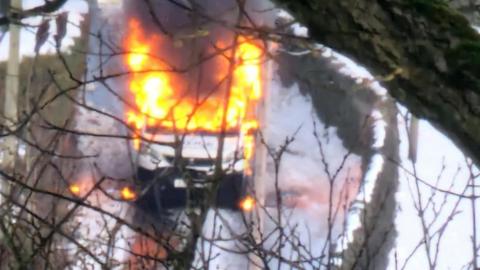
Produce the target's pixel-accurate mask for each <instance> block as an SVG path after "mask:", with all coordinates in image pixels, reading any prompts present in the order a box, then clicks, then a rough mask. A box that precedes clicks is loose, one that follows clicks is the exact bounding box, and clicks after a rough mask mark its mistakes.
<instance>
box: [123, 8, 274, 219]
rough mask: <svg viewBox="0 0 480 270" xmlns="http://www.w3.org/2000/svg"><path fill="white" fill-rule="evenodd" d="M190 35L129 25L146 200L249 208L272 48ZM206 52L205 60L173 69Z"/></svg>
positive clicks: (134, 120)
mask: <svg viewBox="0 0 480 270" xmlns="http://www.w3.org/2000/svg"><path fill="white" fill-rule="evenodd" d="M205 31H206V30H205ZM185 35H186V36H187V37H188V38H183V39H172V38H169V37H166V36H164V35H162V34H161V33H160V34H159V33H157V32H154V33H149V32H148V28H146V27H145V26H143V25H142V23H141V22H140V21H139V20H137V19H134V18H131V19H130V20H129V21H128V31H127V35H126V38H125V41H124V46H125V48H126V49H127V53H126V54H125V57H124V63H125V65H126V66H127V67H128V70H129V71H130V72H131V74H130V75H129V76H128V82H127V85H128V96H129V97H130V98H129V100H131V102H129V103H127V106H126V122H127V123H128V124H129V125H130V126H131V127H132V130H133V132H132V134H133V148H134V149H135V153H136V155H134V156H135V159H136V160H135V163H136V164H137V177H136V178H137V180H138V183H139V185H140V186H141V187H142V188H141V190H142V191H140V192H141V194H140V196H139V200H140V201H141V198H142V196H143V195H145V196H148V195H150V196H154V197H155V198H154V199H155V201H156V202H157V204H158V205H157V208H160V209H169V208H176V207H185V206H188V205H190V206H197V205H199V204H201V203H206V204H213V205H215V206H217V207H222V208H229V209H241V208H243V209H247V210H248V209H250V208H251V204H252V198H251V197H248V196H247V193H246V190H247V183H248V181H249V180H248V179H251V178H252V175H253V169H252V167H253V166H252V164H253V158H254V149H255V142H256V139H255V138H256V134H257V131H258V128H259V123H258V119H257V110H258V104H259V102H260V99H261V98H262V92H263V84H262V78H263V77H262V76H263V72H264V71H263V68H262V67H263V58H264V51H265V50H264V49H263V47H264V46H263V44H262V43H261V42H258V40H256V39H255V38H254V37H251V36H247V35H239V34H235V35H228V36H221V37H220V35H215V34H214V33H209V32H205V33H202V32H200V33H199V32H198V31H197V32H195V33H191V34H188V35H187V34H185ZM191 36H194V38H191V39H190V37H191ZM212 36H213V37H215V39H212ZM219 37H220V38H219ZM186 39H187V40H188V41H189V43H188V44H187V43H185V42H186ZM212 43H213V44H212ZM198 48H201V50H202V53H201V57H200V58H198V61H194V63H193V64H192V62H191V61H190V62H189V65H185V66H174V65H173V64H172V63H178V62H182V61H179V59H180V60H185V58H186V57H185V54H188V53H189V52H192V51H193V52H195V51H198V50H199V49H198ZM183 62H185V61H183ZM245 199H247V200H245ZM209 200H210V203H209V202H208V201H209ZM245 201H248V203H247V204H246V203H245ZM245 205H248V206H247V207H245Z"/></svg>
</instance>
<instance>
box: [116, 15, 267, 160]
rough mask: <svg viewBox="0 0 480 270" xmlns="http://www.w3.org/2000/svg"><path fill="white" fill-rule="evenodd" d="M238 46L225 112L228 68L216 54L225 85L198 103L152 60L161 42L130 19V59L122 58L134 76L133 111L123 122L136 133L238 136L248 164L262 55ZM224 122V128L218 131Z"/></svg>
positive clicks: (250, 45) (243, 43) (241, 42)
mask: <svg viewBox="0 0 480 270" xmlns="http://www.w3.org/2000/svg"><path fill="white" fill-rule="evenodd" d="M237 41H238V42H237V43H238V44H237V47H236V48H235V49H234V50H233V51H234V52H235V54H234V60H235V61H234V62H235V67H234V69H233V72H232V74H231V76H232V77H231V85H230V88H229V89H228V90H229V91H230V93H228V97H229V99H228V103H227V104H226V105H227V106H226V108H227V109H226V112H224V109H225V97H226V96H227V95H226V93H225V88H226V86H225V85H226V84H228V83H226V81H229V80H228V79H225V78H227V77H228V76H227V75H228V74H227V73H228V70H229V68H228V65H230V61H228V60H227V59H226V57H225V56H224V55H221V54H220V53H219V55H218V56H216V57H214V60H213V61H215V64H216V65H218V66H219V67H221V72H220V73H225V74H218V76H215V78H216V79H217V80H218V83H222V84H223V85H224V87H223V91H221V90H219V91H215V92H214V93H213V94H212V93H210V94H209V96H207V97H206V98H205V99H201V100H200V101H199V99H198V97H191V95H190V96H189V95H188V94H187V95H185V94H182V90H180V89H181V88H182V82H181V80H182V79H181V78H180V76H179V75H178V74H177V75H175V74H173V72H168V69H169V67H168V66H167V65H166V64H165V62H163V61H161V60H160V57H152V55H153V54H154V53H156V52H159V51H160V52H161V48H160V46H161V45H162V44H164V43H165V42H166V40H162V38H161V37H160V36H159V35H149V36H147V34H146V33H144V32H143V30H142V26H141V25H140V23H139V22H138V21H137V20H135V19H130V20H129V23H128V36H127V38H126V39H125V46H126V47H127V49H128V51H129V53H128V54H126V57H125V62H126V64H127V66H128V68H129V69H130V70H131V71H134V73H133V74H132V75H131V76H130V81H129V89H130V92H131V94H132V95H133V97H134V101H135V103H134V106H133V107H134V108H129V109H128V110H127V115H126V117H127V122H128V123H129V124H131V125H132V126H133V127H134V128H135V129H136V130H137V131H141V130H142V129H143V128H145V127H161V128H163V129H170V130H173V129H175V130H179V131H189V132H190V131H193V132H194V131H211V132H220V131H221V130H222V128H225V130H238V131H240V132H241V134H243V135H244V138H246V139H245V142H244V143H245V144H246V145H244V155H245V157H246V158H247V159H250V158H251V156H252V153H253V148H254V145H253V144H254V137H253V136H252V135H251V134H252V133H253V132H254V131H255V130H257V129H258V122H257V120H256V119H255V105H256V104H257V102H258V100H259V99H260V98H261V97H262V70H261V65H262V56H263V50H262V48H261V46H259V45H258V44H256V43H255V42H252V41H251V40H248V38H247V37H243V36H240V37H239V38H238V40H237ZM217 47H221V42H218V44H217ZM164 53H166V54H168V52H164ZM227 54H228V53H227ZM206 92H208V91H206ZM194 96H195V95H194ZM202 98H203V97H202ZM224 113H225V116H224ZM224 117H225V120H226V122H225V126H224V127H222V126H223V124H222V123H223V118H224ZM138 133H139V132H138ZM134 145H135V147H136V148H137V149H138V146H139V140H138V139H136V140H135V141H134Z"/></svg>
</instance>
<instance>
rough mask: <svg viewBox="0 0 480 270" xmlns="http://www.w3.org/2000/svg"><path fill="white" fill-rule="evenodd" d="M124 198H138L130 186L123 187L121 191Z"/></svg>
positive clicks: (128, 199)
mask: <svg viewBox="0 0 480 270" xmlns="http://www.w3.org/2000/svg"><path fill="white" fill-rule="evenodd" d="M120 195H121V196H122V199H124V200H126V201H133V200H135V199H136V198H137V193H136V192H135V191H133V190H132V189H131V188H130V187H123V188H122V190H121V191H120Z"/></svg>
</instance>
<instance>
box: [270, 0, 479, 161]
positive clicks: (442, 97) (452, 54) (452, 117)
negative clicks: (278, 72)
mask: <svg viewBox="0 0 480 270" xmlns="http://www.w3.org/2000/svg"><path fill="white" fill-rule="evenodd" d="M275 1H276V2H277V3H279V4H281V5H282V6H283V7H285V8H286V9H287V10H289V11H290V12H292V14H293V15H294V16H295V17H296V18H297V19H298V20H299V21H300V22H301V23H303V24H304V25H305V26H307V27H308V28H309V31H310V35H311V37H312V38H313V39H314V40H315V41H317V42H319V43H322V44H324V45H327V46H329V47H331V48H333V49H335V50H337V51H338V52H340V53H342V54H345V55H346V56H348V57H351V58H352V59H354V60H355V61H357V62H359V63H361V64H363V65H365V66H366V67H367V68H368V69H369V70H370V71H371V72H372V73H374V74H376V75H378V76H379V77H380V78H383V82H382V83H383V85H384V86H385V87H386V88H387V89H388V91H389V93H390V94H391V95H392V96H393V97H394V98H395V99H396V100H397V101H399V102H400V103H401V104H403V105H404V106H406V107H407V108H408V109H409V110H410V111H411V112H412V113H414V114H415V115H417V116H418V117H420V118H424V119H427V120H429V121H430V122H431V123H433V124H434V125H435V126H437V127H438V128H440V129H441V130H442V131H444V132H445V133H446V134H447V135H448V136H449V137H450V138H451V139H452V140H453V141H454V142H456V143H457V145H458V146H460V147H461V148H462V149H463V150H465V152H466V153H467V154H468V155H470V156H471V157H472V159H473V160H475V161H476V162H477V164H480V35H479V34H478V33H477V32H476V31H475V30H474V29H473V28H471V26H470V23H469V21H468V20H467V19H466V18H465V17H464V16H463V15H461V14H460V13H458V12H457V11H456V10H454V9H452V8H450V7H449V6H448V5H447V4H445V3H444V2H441V1H440V0H357V1H352V0H302V1H299V0H275Z"/></svg>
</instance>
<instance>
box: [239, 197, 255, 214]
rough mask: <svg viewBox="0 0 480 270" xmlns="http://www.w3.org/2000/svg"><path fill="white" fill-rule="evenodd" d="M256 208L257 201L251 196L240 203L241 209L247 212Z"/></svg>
mask: <svg viewBox="0 0 480 270" xmlns="http://www.w3.org/2000/svg"><path fill="white" fill-rule="evenodd" d="M254 207H255V199H254V198H252V197H251V196H247V197H245V198H244V199H243V200H242V201H241V202H240V208H241V209H242V210H243V211H245V212H250V211H252V210H253V208H254Z"/></svg>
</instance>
